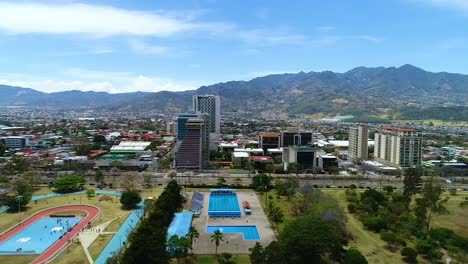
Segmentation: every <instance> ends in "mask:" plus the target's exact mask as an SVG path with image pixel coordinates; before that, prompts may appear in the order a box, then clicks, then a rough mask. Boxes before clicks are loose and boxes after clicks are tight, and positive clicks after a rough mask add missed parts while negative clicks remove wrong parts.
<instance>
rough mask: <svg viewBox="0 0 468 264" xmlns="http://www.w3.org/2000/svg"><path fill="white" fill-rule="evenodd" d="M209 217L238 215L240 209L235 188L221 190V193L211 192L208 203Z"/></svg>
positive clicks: (239, 214)
mask: <svg viewBox="0 0 468 264" xmlns="http://www.w3.org/2000/svg"><path fill="white" fill-rule="evenodd" d="M208 216H209V217H240V216H241V211H240V206H239V201H238V200H237V194H236V192H235V190H230V189H229V190H223V193H217V192H216V191H215V192H213V191H212V192H211V193H210V203H209V205H208Z"/></svg>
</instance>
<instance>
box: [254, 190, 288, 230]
mask: <svg viewBox="0 0 468 264" xmlns="http://www.w3.org/2000/svg"><path fill="white" fill-rule="evenodd" d="M270 195H271V196H272V197H273V199H272V200H269V201H270V202H273V203H274V204H275V205H276V206H278V207H279V208H281V210H283V213H284V220H283V223H280V224H279V230H280V231H281V230H283V228H284V226H285V225H286V224H287V223H289V222H290V221H292V220H294V219H295V218H296V215H295V214H294V212H293V210H292V208H291V203H290V201H288V198H287V197H286V196H278V195H277V192H276V190H271V191H269V192H268V193H267V196H270ZM257 196H258V199H259V200H260V203H261V204H262V207H263V210H264V212H265V215H267V217H268V212H267V210H266V198H265V193H257ZM272 226H273V227H275V225H274V224H273V223H272ZM273 230H274V231H275V232H276V228H273ZM276 235H278V234H276Z"/></svg>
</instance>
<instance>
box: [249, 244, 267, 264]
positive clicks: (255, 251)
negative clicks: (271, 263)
mask: <svg viewBox="0 0 468 264" xmlns="http://www.w3.org/2000/svg"><path fill="white" fill-rule="evenodd" d="M249 252H250V255H249V258H250V263H252V264H264V263H265V249H264V248H263V246H262V245H261V244H260V243H258V242H256V243H255V245H254V246H253V247H251V248H249Z"/></svg>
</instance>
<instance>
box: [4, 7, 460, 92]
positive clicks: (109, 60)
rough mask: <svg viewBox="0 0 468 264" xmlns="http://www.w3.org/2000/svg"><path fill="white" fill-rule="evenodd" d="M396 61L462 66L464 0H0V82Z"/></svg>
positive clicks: (176, 80)
mask: <svg viewBox="0 0 468 264" xmlns="http://www.w3.org/2000/svg"><path fill="white" fill-rule="evenodd" d="M407 63H409V64H413V65H415V66H418V67H421V68H424V69H426V70H430V71H448V72H457V73H465V74H468V0H385V1H384V0H353V1H343V0H328V1H315V0H308V1H306V0H303V1H298V0H297V1H291V0H289V1H275V0H270V1H255V0H243V1H241V0H177V1H174V0H138V1H132V0H121V1H109V0H101V1H65V0H45V1H21V0H16V1H6V2H5V1H1V0H0V83H1V84H9V85H19V86H23V87H31V88H34V89H37V90H40V91H45V92H55V91H64V90H73V89H78V90H94V91H107V92H111V93H117V92H130V91H150V92H157V91H160V90H169V91H180V90H188V89H196V88H198V87H199V86H201V85H209V84H213V83H216V82H226V81H230V80H249V79H252V78H254V77H257V76H263V75H267V74H272V73H283V72H299V71H306V72H307V71H323V70H332V71H337V72H345V71H347V70H350V69H352V68H354V67H358V66H369V67H376V66H401V65H403V64H407Z"/></svg>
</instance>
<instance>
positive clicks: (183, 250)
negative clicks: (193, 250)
mask: <svg viewBox="0 0 468 264" xmlns="http://www.w3.org/2000/svg"><path fill="white" fill-rule="evenodd" d="M189 246H190V240H189V239H188V238H187V237H178V236H177V235H173V236H172V237H170V238H169V240H168V241H167V248H168V251H169V253H170V254H171V255H172V256H173V257H175V258H176V259H177V263H180V260H181V259H182V258H185V257H187V249H188V247H189Z"/></svg>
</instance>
